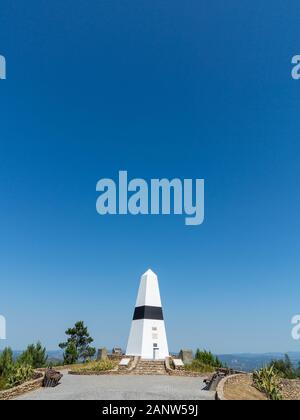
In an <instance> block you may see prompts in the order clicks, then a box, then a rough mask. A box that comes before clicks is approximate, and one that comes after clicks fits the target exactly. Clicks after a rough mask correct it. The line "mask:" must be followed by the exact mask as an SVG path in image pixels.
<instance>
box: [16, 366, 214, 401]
mask: <svg viewBox="0 0 300 420" xmlns="http://www.w3.org/2000/svg"><path fill="white" fill-rule="evenodd" d="M62 373H63V374H64V377H63V378H62V381H61V383H60V385H58V386H57V387H56V388H40V389H38V390H36V391H33V392H30V393H28V394H25V395H23V396H21V397H19V398H17V399H19V400H113V399H117V400H143V399H145V400H163V399H166V400H176V399H178V400H187V399H189V400H213V399H214V396H215V393H214V392H211V391H202V388H203V387H204V383H203V378H199V377H198V378H187V377H176V376H167V375H166V376H134V375H132V376H125V375H119V376H117V375H100V376H77V375H68V373H67V372H66V371H64V372H63V371H62Z"/></svg>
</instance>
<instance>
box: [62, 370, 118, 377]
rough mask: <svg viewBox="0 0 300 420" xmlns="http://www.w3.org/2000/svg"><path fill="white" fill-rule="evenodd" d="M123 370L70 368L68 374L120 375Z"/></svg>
mask: <svg viewBox="0 0 300 420" xmlns="http://www.w3.org/2000/svg"><path fill="white" fill-rule="evenodd" d="M122 373H123V372H122V371H121V372H120V371H118V370H99V371H94V370H90V371H89V370H87V371H84V370H82V371H80V370H79V371H75V370H69V372H68V374H69V375H80V376H94V375H119V374H122Z"/></svg>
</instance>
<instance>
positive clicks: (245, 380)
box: [224, 375, 268, 400]
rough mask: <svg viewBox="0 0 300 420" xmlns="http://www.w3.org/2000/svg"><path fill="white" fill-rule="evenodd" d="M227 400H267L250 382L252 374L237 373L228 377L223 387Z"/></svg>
mask: <svg viewBox="0 0 300 420" xmlns="http://www.w3.org/2000/svg"><path fill="white" fill-rule="evenodd" d="M224 396H225V398H226V399H227V400H267V399H268V398H267V397H266V396H265V395H264V394H263V393H261V392H260V391H258V390H257V389H256V388H255V387H254V386H253V384H252V375H239V376H234V377H232V378H228V380H227V381H226V383H225V387H224Z"/></svg>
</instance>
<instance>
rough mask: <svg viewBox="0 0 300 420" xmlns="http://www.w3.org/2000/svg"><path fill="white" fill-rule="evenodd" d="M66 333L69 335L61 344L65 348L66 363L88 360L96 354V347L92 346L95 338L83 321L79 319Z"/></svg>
mask: <svg viewBox="0 0 300 420" xmlns="http://www.w3.org/2000/svg"><path fill="white" fill-rule="evenodd" d="M66 335H67V336H69V338H68V339H67V341H66V342H63V343H60V344H59V347H60V348H61V349H64V350H65V352H64V362H65V364H73V363H76V362H77V361H79V360H83V361H84V362H86V361H87V360H88V359H90V358H91V357H93V356H94V355H95V353H96V349H95V348H94V347H91V346H90V344H91V343H92V342H93V341H94V340H93V338H92V337H91V336H90V334H89V332H88V329H87V327H86V326H85V325H84V322H83V321H78V322H76V324H75V326H74V327H73V328H69V329H67V331H66Z"/></svg>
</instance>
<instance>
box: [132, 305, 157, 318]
mask: <svg viewBox="0 0 300 420" xmlns="http://www.w3.org/2000/svg"><path fill="white" fill-rule="evenodd" d="M133 319H134V320H136V319H158V320H163V319H164V317H163V311H162V308H160V307H158V306H137V307H136V308H135V310H134V314H133Z"/></svg>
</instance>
